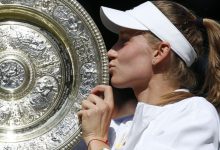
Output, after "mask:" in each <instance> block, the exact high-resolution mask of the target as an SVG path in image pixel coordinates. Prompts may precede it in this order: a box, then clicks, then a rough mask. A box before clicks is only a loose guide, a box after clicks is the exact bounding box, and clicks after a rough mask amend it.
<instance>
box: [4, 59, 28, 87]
mask: <svg viewBox="0 0 220 150" xmlns="http://www.w3.org/2000/svg"><path fill="white" fill-rule="evenodd" d="M24 78H25V71H24V68H23V66H22V65H21V64H20V63H18V62H16V61H11V60H10V61H3V62H1V63H0V87H1V88H3V89H9V90H10V89H15V88H17V87H19V86H20V85H21V84H22V83H23V81H24Z"/></svg>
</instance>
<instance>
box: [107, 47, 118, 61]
mask: <svg viewBox="0 0 220 150" xmlns="http://www.w3.org/2000/svg"><path fill="white" fill-rule="evenodd" d="M107 55H108V58H109V59H110V60H111V59H114V58H116V57H117V55H118V52H117V51H116V50H114V49H113V48H111V49H110V50H109V51H108V53H107Z"/></svg>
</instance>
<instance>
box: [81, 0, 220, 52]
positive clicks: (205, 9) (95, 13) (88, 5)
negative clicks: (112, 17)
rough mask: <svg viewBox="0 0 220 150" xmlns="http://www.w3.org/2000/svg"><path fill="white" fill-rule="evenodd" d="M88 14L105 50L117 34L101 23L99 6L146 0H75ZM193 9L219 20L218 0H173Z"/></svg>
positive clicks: (119, 6) (124, 5)
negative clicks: (96, 27)
mask: <svg viewBox="0 0 220 150" xmlns="http://www.w3.org/2000/svg"><path fill="white" fill-rule="evenodd" d="M77 1H78V2H79V3H80V4H81V5H82V6H83V7H84V8H85V9H86V11H87V12H88V13H89V14H90V16H91V17H92V19H93V20H94V21H95V23H96V25H97V26H98V28H99V30H100V32H101V34H102V36H103V38H104V41H105V44H106V48H107V50H108V49H110V48H111V46H112V45H113V44H114V43H115V42H116V41H117V35H115V34H113V33H112V32H110V31H108V30H107V29H106V28H105V27H104V26H103V25H102V23H101V21H100V16H99V9H100V6H106V7H111V8H115V9H119V10H127V9H131V8H132V7H135V6H137V5H138V4H141V3H143V2H146V0H77ZM173 1H175V2H178V3H180V4H182V5H184V6H186V7H187V8H189V9H191V10H193V11H194V12H195V13H196V14H197V16H199V17H203V18H205V17H207V18H211V19H215V20H218V21H220V10H219V5H218V4H217V2H218V0H173Z"/></svg>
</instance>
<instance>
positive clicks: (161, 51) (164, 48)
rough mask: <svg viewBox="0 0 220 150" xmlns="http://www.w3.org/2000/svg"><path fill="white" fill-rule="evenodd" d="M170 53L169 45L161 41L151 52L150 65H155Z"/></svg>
mask: <svg viewBox="0 0 220 150" xmlns="http://www.w3.org/2000/svg"><path fill="white" fill-rule="evenodd" d="M170 51H171V47H170V44H169V43H168V42H166V41H162V42H160V43H159V44H158V45H157V48H156V49H155V50H154V52H153V58H152V64H153V65H156V64H158V63H160V62H161V61H163V60H165V59H166V58H168V56H169V54H170Z"/></svg>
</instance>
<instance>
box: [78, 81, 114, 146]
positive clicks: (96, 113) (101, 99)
mask: <svg viewBox="0 0 220 150" xmlns="http://www.w3.org/2000/svg"><path fill="white" fill-rule="evenodd" d="M113 108H114V100H113V93H112V88H111V86H108V85H98V86H96V87H95V88H94V89H92V91H91V94H90V95H89V96H88V98H87V99H86V100H84V101H83V102H82V110H80V111H79V112H78V116H79V118H80V119H81V122H82V132H83V138H84V140H85V142H86V144H87V145H88V142H89V141H90V140H92V139H99V140H103V141H105V140H107V138H108V129H109V125H110V121H111V117H112V112H113Z"/></svg>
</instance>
